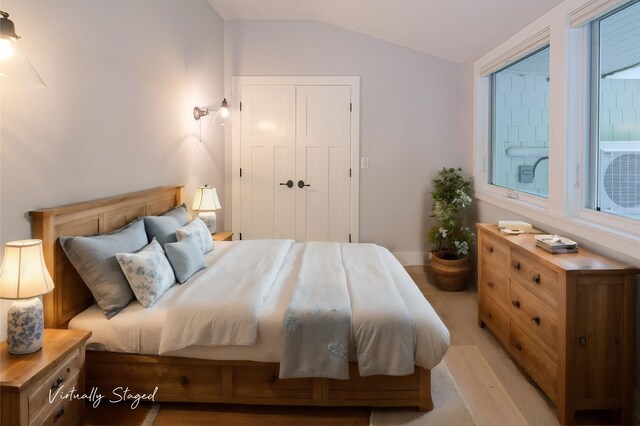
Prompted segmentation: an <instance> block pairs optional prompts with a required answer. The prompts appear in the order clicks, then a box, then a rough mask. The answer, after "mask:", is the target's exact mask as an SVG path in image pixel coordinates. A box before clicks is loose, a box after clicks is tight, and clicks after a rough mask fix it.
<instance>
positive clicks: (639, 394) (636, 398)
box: [633, 389, 640, 425]
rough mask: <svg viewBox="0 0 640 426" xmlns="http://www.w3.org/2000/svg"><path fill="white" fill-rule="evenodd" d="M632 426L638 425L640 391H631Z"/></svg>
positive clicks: (639, 420)
mask: <svg viewBox="0 0 640 426" xmlns="http://www.w3.org/2000/svg"><path fill="white" fill-rule="evenodd" d="M633 424H634V425H640V390H638V389H634V391H633Z"/></svg>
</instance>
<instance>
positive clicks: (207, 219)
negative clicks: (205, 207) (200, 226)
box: [198, 212, 216, 234]
mask: <svg viewBox="0 0 640 426" xmlns="http://www.w3.org/2000/svg"><path fill="white" fill-rule="evenodd" d="M198 217H199V218H200V219H201V220H202V221H203V222H204V224H205V225H207V228H209V231H210V232H211V233H212V234H215V233H216V212H200V213H198Z"/></svg>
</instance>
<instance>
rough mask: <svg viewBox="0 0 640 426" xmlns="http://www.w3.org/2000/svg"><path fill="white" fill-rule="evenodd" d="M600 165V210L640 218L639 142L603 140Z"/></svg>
mask: <svg viewBox="0 0 640 426" xmlns="http://www.w3.org/2000/svg"><path fill="white" fill-rule="evenodd" d="M598 162H599V166H598V178H599V179H598V206H597V207H599V208H600V210H601V211H604V212H609V213H613V214H617V215H622V216H628V217H633V218H639V219H640V141H615V142H609V141H601V142H600V151H599V153H598Z"/></svg>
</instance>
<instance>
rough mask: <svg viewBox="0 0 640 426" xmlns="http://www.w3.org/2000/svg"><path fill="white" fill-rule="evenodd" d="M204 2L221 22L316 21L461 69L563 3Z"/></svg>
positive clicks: (496, 0) (522, 0)
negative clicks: (208, 4)
mask: <svg viewBox="0 0 640 426" xmlns="http://www.w3.org/2000/svg"><path fill="white" fill-rule="evenodd" d="M208 1H209V3H210V4H211V5H212V6H213V8H214V9H215V10H216V11H217V12H218V13H219V14H220V16H222V18H224V19H225V20H229V19H294V20H317V21H321V22H325V23H327V24H331V25H335V26H337V27H341V28H344V29H346V30H350V31H355V32H357V33H361V34H365V35H368V36H371V37H375V38H378V39H380V40H384V41H387V42H390V43H394V44H397V45H400V46H404V47H408V48H410V49H414V50H417V51H420V52H424V53H427V54H430V55H433V56H437V57H439V58H442V59H446V60H449V61H453V62H457V63H462V62H464V61H466V60H468V59H471V58H473V57H475V55H476V54H477V53H478V52H479V51H481V50H482V49H484V48H486V47H487V46H492V45H493V44H497V43H498V42H500V41H502V39H504V38H506V37H507V36H510V35H511V34H513V33H515V32H516V31H517V30H518V29H519V28H522V27H524V26H525V25H527V24H528V23H530V22H532V21H533V20H535V19H536V18H537V17H539V16H540V15H542V14H544V13H545V12H546V11H548V10H550V9H551V8H553V7H554V6H556V5H557V4H558V3H560V2H561V1H562V0H208Z"/></svg>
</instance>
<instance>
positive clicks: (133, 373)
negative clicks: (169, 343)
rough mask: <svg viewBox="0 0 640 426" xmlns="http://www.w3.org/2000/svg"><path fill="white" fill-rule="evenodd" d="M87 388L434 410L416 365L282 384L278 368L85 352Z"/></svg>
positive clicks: (167, 396)
mask: <svg viewBox="0 0 640 426" xmlns="http://www.w3.org/2000/svg"><path fill="white" fill-rule="evenodd" d="M86 365H87V367H86V368H87V371H86V388H87V389H92V388H93V387H96V388H98V392H99V393H101V394H103V395H106V397H107V398H108V399H109V398H110V399H118V398H119V397H120V396H121V395H122V393H123V389H124V388H126V387H128V388H129V392H130V394H152V393H154V391H155V388H156V387H157V388H158V389H157V391H155V395H154V400H155V401H171V402H218V403H233V404H255V405H303V406H369V407H416V408H417V409H418V410H420V411H428V410H431V409H432V408H433V402H432V400H431V372H430V371H429V370H426V369H424V368H420V367H417V366H416V370H415V372H414V373H413V374H411V375H408V376H370V377H360V376H359V375H358V368H357V364H356V363H351V365H350V377H351V378H350V379H349V380H333V379H325V378H317V377H314V378H300V379H279V378H278V370H279V365H278V364H277V363H261V362H251V361H211V360H203V359H192V358H181V357H168V356H154V355H138V354H124V353H113V352H99V351H87V363H86Z"/></svg>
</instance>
